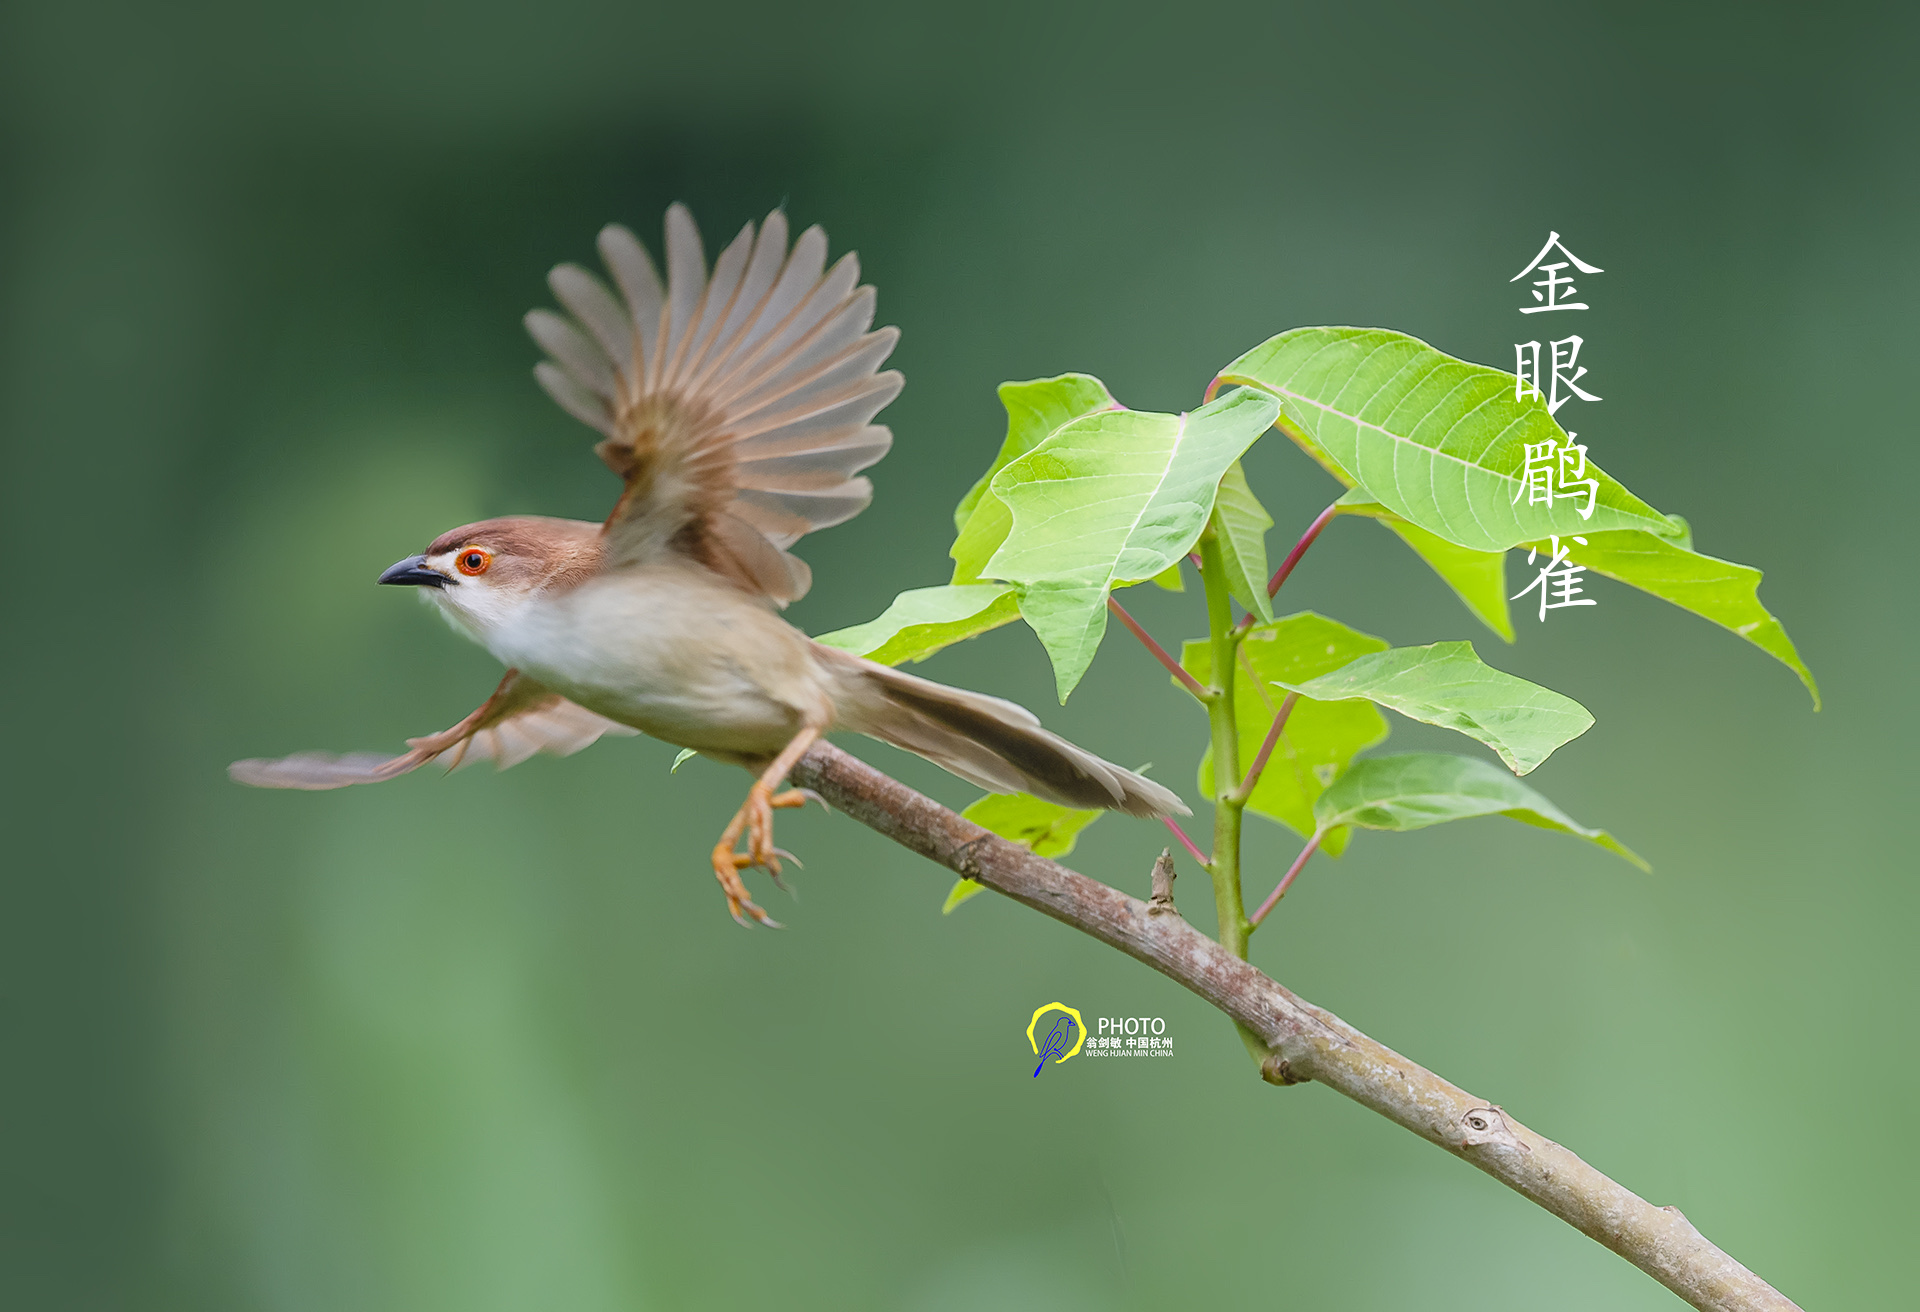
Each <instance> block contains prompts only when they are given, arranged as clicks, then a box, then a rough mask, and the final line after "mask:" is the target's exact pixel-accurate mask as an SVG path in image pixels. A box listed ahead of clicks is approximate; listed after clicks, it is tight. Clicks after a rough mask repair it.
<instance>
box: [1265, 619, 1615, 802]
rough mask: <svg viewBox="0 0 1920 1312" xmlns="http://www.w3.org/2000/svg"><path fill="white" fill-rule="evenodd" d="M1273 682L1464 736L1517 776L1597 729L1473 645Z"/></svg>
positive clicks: (1402, 650)
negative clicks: (1367, 704)
mask: <svg viewBox="0 0 1920 1312" xmlns="http://www.w3.org/2000/svg"><path fill="white" fill-rule="evenodd" d="M1275 682H1276V683H1278V684H1279V686H1280V687H1282V688H1286V689H1289V690H1290V691H1293V692H1297V693H1299V694H1300V695H1301V696H1303V697H1312V698H1314V699H1315V700H1316V701H1326V702H1331V701H1342V700H1345V699H1348V698H1365V699H1367V700H1368V701H1373V702H1378V703H1379V704H1380V705H1382V706H1386V707H1390V708H1392V709H1393V710H1396V711H1398V712H1400V714H1402V715H1404V716H1406V717H1407V718H1408V719H1410V720H1419V721H1421V722H1422V723H1424V724H1437V725H1439V726H1440V727H1441V728H1443V729H1455V730H1458V731H1459V732H1461V733H1463V734H1465V735H1467V737H1469V738H1476V739H1478V740H1479V741H1481V742H1483V743H1485V744H1486V745H1487V746H1489V747H1491V748H1493V750H1494V751H1496V752H1498V753H1499V754H1500V759H1501V760H1503V761H1505V762H1506V763H1507V767H1508V768H1509V769H1511V770H1512V771H1513V772H1514V773H1515V774H1526V773H1527V772H1528V771H1530V770H1532V769H1533V768H1534V767H1535V766H1537V765H1539V764H1540V763H1541V762H1542V761H1544V760H1546V759H1547V758H1548V757H1549V756H1551V755H1553V752H1554V749H1555V748H1558V747H1560V746H1562V745H1564V744H1566V743H1569V742H1572V741H1573V740H1574V739H1575V738H1578V737H1579V736H1580V735H1581V734H1583V733H1585V732H1586V731H1587V730H1588V729H1591V728H1592V727H1593V716H1591V715H1589V714H1588V713H1587V708H1586V707H1584V706H1582V705H1581V704H1580V703H1579V702H1576V701H1574V700H1573V698H1571V697H1563V696H1561V695H1560V694H1559V693H1557V692H1554V691H1553V690H1552V689H1551V688H1542V687H1541V686H1540V685H1539V684H1537V683H1528V682H1527V681H1526V680H1525V679H1520V678H1516V677H1514V676H1513V675H1511V674H1507V673H1505V672H1504V671H1501V670H1496V669H1494V668H1493V667H1492V666H1490V665H1486V664H1483V663H1482V662H1481V660H1480V657H1479V656H1477V655H1476V654H1475V653H1474V650H1473V644H1472V643H1470V642H1436V643H1433V644H1432V645H1431V646H1426V647H1395V648H1393V649H1392V650H1391V651H1383V652H1376V653H1373V654H1370V655H1366V656H1362V657H1360V658H1359V659H1358V660H1356V661H1353V662H1352V663H1351V664H1348V665H1343V666H1341V667H1340V668H1339V669H1337V670H1334V671H1332V672H1330V673H1327V674H1322V675H1320V676H1319V677H1317V678H1312V679H1304V680H1302V679H1278V680H1275Z"/></svg>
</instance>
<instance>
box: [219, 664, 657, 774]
mask: <svg viewBox="0 0 1920 1312" xmlns="http://www.w3.org/2000/svg"><path fill="white" fill-rule="evenodd" d="M636 732H637V730H634V729H631V728H628V727H627V726H626V725H624V724H618V723H616V722H614V721H612V720H609V719H607V718H605V717H604V716H600V715H595V714H594V713H593V712H592V711H589V710H588V709H587V708H586V707H584V706H580V705H577V704H576V703H574V702H570V701H568V700H567V699H566V698H564V697H562V696H561V695H560V694H559V693H557V692H552V691H549V690H548V689H547V688H545V687H544V686H542V685H540V684H538V683H535V682H534V681H533V680H532V679H529V678H526V677H524V676H522V675H521V673H520V672H519V671H518V670H508V671H507V677H506V678H504V679H502V680H501V681H500V686H499V687H498V688H496V689H494V692H493V696H491V697H489V698H487V700H486V701H485V702H483V703H481V705H480V707H479V709H478V710H476V711H474V712H473V713H472V714H471V715H469V716H467V717H466V718H465V719H464V720H462V721H460V723H458V724H456V725H454V726H453V727H452V728H451V729H443V730H441V731H440V732H439V733H435V734H428V735H427V736H426V737H424V738H409V739H408V740H407V747H408V748H409V749H410V750H408V751H406V752H403V753H401V754H400V755H399V756H380V755H378V754H377V753H372V752H354V753H352V754H350V755H346V756H333V755H329V754H328V753H326V752H299V753H296V754H295V755H293V756H284V757H281V758H280V759H279V760H274V761H268V760H251V761H235V762H234V763H233V764H232V765H230V766H228V767H227V774H228V776H229V777H230V778H232V779H233V781H234V782H235V783H242V784H250V785H252V786H253V787H255V788H298V789H302V790H305V791H309V792H316V791H324V790H326V789H329V788H346V787H348V786H349V785H352V784H377V783H381V782H384V781H385V780H388V779H397V778H399V777H400V776H401V775H403V774H407V773H409V772H411V771H414V770H417V769H419V768H420V767H421V766H423V765H425V764H426V763H427V762H429V761H432V760H436V759H438V758H440V757H442V756H446V755H448V754H449V753H451V754H452V759H451V760H450V761H449V762H448V766H447V768H448V769H449V770H458V769H460V768H461V767H463V766H467V765H472V764H473V763H474V762H475V761H492V762H493V763H494V764H495V765H497V766H498V767H499V768H500V769H502V770H505V769H507V768H508V767H509V766H514V765H518V764H519V763H520V762H522V761H524V760H526V759H527V758H528V757H529V756H532V755H533V754H534V753H536V752H547V753H549V754H551V755H553V756H571V755H573V754H574V753H575V752H577V751H580V750H581V749H582V748H584V747H589V746H591V745H592V744H594V743H595V742H597V741H599V740H600V738H601V737H602V736H604V735H606V734H610V733H612V734H625V735H631V734H634V733H636Z"/></svg>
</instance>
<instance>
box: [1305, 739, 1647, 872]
mask: <svg viewBox="0 0 1920 1312" xmlns="http://www.w3.org/2000/svg"><path fill="white" fill-rule="evenodd" d="M1313 814H1314V817H1315V818H1316V819H1317V820H1318V821H1319V823H1320V825H1321V826H1322V827H1323V828H1326V829H1332V828H1334V827H1335V826H1338V825H1358V826H1360V827H1361V828H1362V829H1391V830H1401V831H1403V830H1408V829H1424V828H1426V827H1427V826H1428V825H1437V824H1444V823H1446V822H1447V821H1449V820H1467V819H1471V818H1472V817H1474V816H1479V815H1504V816H1507V817H1509V818H1510V819H1514V820H1518V821H1519V822H1520V823H1521V824H1526V825H1535V826H1537V827H1539V828H1541V829H1552V830H1554V831H1556V832H1558V833H1563V834H1572V835H1574V836H1575V837H1576V838H1584V839H1586V840H1587V841H1588V842H1591V843H1597V844H1598V845H1599V846H1601V847H1604V848H1606V849H1607V851H1609V852H1612V853H1613V854H1614V855H1615V856H1618V857H1622V858H1624V859H1625V860H1628V861H1631V862H1632V863H1633V864H1634V865H1636V866H1639V867H1640V868H1641V869H1642V870H1649V869H1651V867H1650V866H1648V865H1647V863H1646V862H1645V861H1642V860H1641V859H1640V858H1639V857H1638V856H1635V855H1634V854H1633V852H1631V851H1629V850H1628V849H1627V848H1626V847H1625V846H1624V845H1623V844H1622V843H1621V842H1620V841H1619V840H1618V839H1616V838H1614V837H1613V835H1611V834H1609V833H1607V832H1606V831H1605V830H1604V829H1588V828H1586V827H1585V826H1584V825H1581V824H1578V823H1576V822H1575V821H1574V820H1573V819H1572V818H1571V817H1569V816H1568V815H1567V813H1566V812H1564V811H1562V810H1561V809H1560V808H1559V807H1557V806H1555V805H1554V804H1553V803H1552V802H1549V801H1548V800H1547V799H1546V798H1544V797H1542V796H1540V794H1539V793H1536V792H1534V791H1533V789H1531V788H1529V787H1527V786H1526V785H1525V784H1523V783H1521V782H1520V781H1519V780H1517V779H1515V778H1514V777H1513V776H1511V775H1509V774H1505V773H1503V772H1502V771H1500V770H1499V769H1497V768H1495V767H1494V766H1493V765H1492V764H1491V763H1489V762H1487V761H1480V760H1475V759H1474V758H1472V757H1470V756H1444V755H1438V754H1430V753H1425V752H1422V753H1416V754H1410V755H1406V756H1376V757H1372V758H1370V759H1368V760H1365V761H1360V762H1358V763H1356V764H1355V765H1354V767H1353V768H1352V769H1351V770H1348V771H1347V773H1346V774H1345V775H1343V776H1341V778H1340V780H1339V782H1337V783H1335V784H1334V785H1333V787H1331V788H1329V789H1327V791H1326V792H1324V793H1322V794H1321V795H1320V800H1319V801H1318V802H1316V803H1315V804H1314V808H1313Z"/></svg>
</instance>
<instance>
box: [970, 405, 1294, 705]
mask: <svg viewBox="0 0 1920 1312" xmlns="http://www.w3.org/2000/svg"><path fill="white" fill-rule="evenodd" d="M1278 412H1279V407H1278V406H1277V405H1276V404H1275V402H1274V401H1273V399H1272V398H1271V397H1269V396H1266V395H1265V394H1264V393H1261V392H1257V391H1250V390H1242V389H1237V390H1235V391H1234V392H1232V393H1231V394H1229V395H1227V396H1224V397H1222V398H1220V399H1219V400H1218V401H1215V402H1213V403H1212V404H1211V405H1205V406H1202V407H1201V408H1200V409H1198V410H1195V411H1193V412H1192V413H1191V414H1182V415H1163V414H1153V413H1150V412H1147V411H1140V410H1110V411H1103V412H1100V413H1096V414H1091V415H1086V416H1084V417H1082V418H1080V419H1076V420H1074V421H1072V422H1071V423H1069V424H1067V425H1066V426H1065V427H1064V428H1062V429H1060V430H1059V431H1058V432H1057V433H1055V434H1054V435H1053V436H1051V437H1049V438H1047V440H1046V441H1044V442H1042V443H1041V444H1040V445H1039V446H1037V447H1035V448H1034V449H1033V450H1032V451H1029V452H1028V453H1027V454H1026V455H1024V456H1021V457H1019V458H1018V459H1016V460H1014V461H1012V462H1011V463H1010V464H1008V465H1007V466H1006V468H1004V469H1002V470H1001V471H1000V472H999V473H998V474H996V475H994V478H993V483H992V484H991V490H992V492H993V494H994V495H995V496H996V497H998V498H999V499H1000V500H1001V501H1003V502H1005V503H1006V505H1007V508H1008V509H1009V510H1010V511H1011V512H1012V514H1013V528H1012V530H1011V531H1010V532H1009V533H1008V535H1007V538H1006V541H1005V542H1003V543H1001V544H1000V547H999V550H997V551H995V552H994V554H993V557H992V559H990V560H989V561H988V562H987V564H986V566H985V567H984V569H983V570H982V571H981V572H982V573H983V574H984V575H986V576H988V577H991V578H996V579H1005V580H1007V581H1008V582H1010V583H1018V584H1020V585H1021V596H1020V614H1021V616H1022V617H1023V618H1024V619H1025V620H1026V621H1027V623H1028V624H1030V625H1032V626H1033V630H1034V632H1035V633H1037V634H1038V635H1039V636H1040V641H1041V643H1042V644H1043V645H1044V646H1045V647H1046V649H1047V654H1048V656H1050V657H1051V658H1052V660H1053V670H1054V679H1055V682H1056V683H1057V685H1058V687H1059V691H1060V700H1061V701H1063V702H1064V701H1065V700H1066V699H1067V694H1068V693H1070V692H1072V691H1073V687H1074V685H1075V684H1077V683H1078V682H1079V681H1080V676H1081V675H1083V674H1085V673H1086V670H1087V666H1088V665H1089V664H1091V663H1092V661H1093V654H1094V652H1095V651H1096V650H1097V649H1098V648H1099V646H1100V639H1101V637H1102V636H1104V635H1105V633H1106V628H1107V610H1106V605H1107V593H1108V592H1109V591H1110V590H1111V589H1112V588H1113V587H1114V585H1115V584H1117V583H1130V582H1135V581H1138V580H1141V579H1149V578H1152V577H1153V576H1154V575H1156V574H1158V573H1160V572H1161V571H1162V570H1164V569H1166V568H1167V567H1168V566H1169V565H1172V564H1173V563H1174V562H1175V561H1177V560H1179V559H1180V558H1181V557H1182V556H1184V555H1186V554H1187V553H1188V552H1189V551H1191V550H1192V549H1193V545H1194V543H1195V542H1196V541H1197V540H1198V539H1199V537H1200V532H1201V530H1202V529H1203V528H1205V527H1206V524H1207V518H1208V516H1209V515H1211V514H1212V513H1213V502H1214V494H1215V492H1216V491H1217V490H1218V488H1219V486H1220V480H1221V478H1222V477H1223V476H1224V475H1225V474H1226V472H1227V467H1228V466H1229V465H1231V464H1233V462H1234V461H1236V460H1238V459H1239V458H1240V455H1241V453H1242V452H1244V451H1245V450H1246V449H1247V448H1248V447H1249V446H1251V445H1253V442H1254V440H1255V439H1256V438H1258V437H1259V436H1260V434H1261V433H1262V432H1264V431H1266V429H1267V428H1268V426H1269V425H1271V424H1272V423H1273V418H1274V416H1275V415H1276V414H1277V413H1278ZM963 536H964V534H963Z"/></svg>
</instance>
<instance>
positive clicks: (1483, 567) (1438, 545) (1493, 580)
mask: <svg viewBox="0 0 1920 1312" xmlns="http://www.w3.org/2000/svg"><path fill="white" fill-rule="evenodd" d="M1339 506H1340V513H1341V514H1343V515H1362V516H1365V517H1366V518H1368V519H1372V520H1374V521H1376V522H1378V523H1379V524H1381V525H1383V526H1385V527H1386V528H1389V529H1391V530H1393V533H1394V535H1395V536H1397V537H1398V538H1399V539H1400V540H1401V541H1402V542H1404V543H1406V544H1407V545H1408V546H1409V547H1412V548H1413V550H1414V554H1416V555H1418V556H1419V557H1420V559H1422V560H1424V561H1426V562H1427V564H1428V565H1429V566H1431V567H1432V569H1433V572H1434V573H1435V574H1438V575H1439V576H1440V578H1441V581H1442V582H1444V583H1445V584H1446V585H1447V586H1448V587H1450V588H1452V589H1453V592H1454V595H1455V596H1457V597H1459V598H1460V600H1461V601H1463V602H1465V603H1466V604H1467V609H1468V610H1470V611H1472V612H1473V614H1474V618H1475V619H1477V620H1479V621H1480V622H1481V623H1482V624H1484V625H1486V626H1487V627H1488V628H1490V629H1492V630H1493V631H1494V632H1495V633H1497V634H1499V635H1500V636H1501V637H1502V638H1504V639H1505V640H1506V641H1508V642H1512V641H1513V620H1512V618H1511V617H1510V616H1509V615H1508V613H1507V553H1506V552H1504V551H1474V550H1473V549H1471V548H1469V547H1457V546H1455V545H1454V544H1453V543H1451V542H1449V541H1447V540H1446V539H1445V538H1443V537H1440V536H1438V535H1436V534H1433V533H1429V532H1427V531H1426V530H1425V529H1423V528H1421V527H1420V526H1419V525H1417V524H1409V523H1407V521H1406V520H1404V519H1402V518H1400V516H1398V515H1396V514H1394V513H1393V512H1392V511H1391V510H1388V509H1387V508H1386V507H1385V506H1383V505H1381V504H1380V503H1379V502H1378V501H1373V500H1369V499H1367V498H1366V496H1365V494H1363V493H1359V492H1349V493H1348V494H1347V495H1346V496H1344V497H1342V498H1340V502H1339ZM1670 518H1672V519H1674V520H1675V521H1678V520H1679V519H1680V517H1679V516H1678V515H1673V516H1670Z"/></svg>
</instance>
